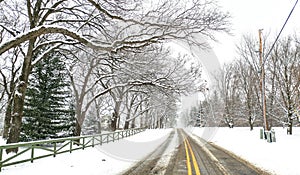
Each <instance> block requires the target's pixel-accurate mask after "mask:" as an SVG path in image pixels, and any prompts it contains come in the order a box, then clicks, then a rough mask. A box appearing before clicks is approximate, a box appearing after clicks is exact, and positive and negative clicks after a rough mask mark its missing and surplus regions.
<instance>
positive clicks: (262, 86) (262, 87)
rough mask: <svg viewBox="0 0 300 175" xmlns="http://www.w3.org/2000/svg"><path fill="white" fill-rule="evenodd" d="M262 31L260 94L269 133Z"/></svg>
mask: <svg viewBox="0 0 300 175" xmlns="http://www.w3.org/2000/svg"><path fill="white" fill-rule="evenodd" d="M261 33H262V29H259V30H258V35H259V63H260V68H261V70H260V92H261V102H262V114H263V118H264V128H265V130H266V131H269V130H270V128H269V124H268V120H267V107H266V87H265V60H264V59H263V55H262V52H263V49H262V37H261Z"/></svg>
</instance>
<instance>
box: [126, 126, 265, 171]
mask: <svg viewBox="0 0 300 175" xmlns="http://www.w3.org/2000/svg"><path fill="white" fill-rule="evenodd" d="M174 140H177V142H178V145H177V146H176V148H175V147H174V148H175V150H173V151H167V150H168V149H170V147H171V145H174V144H173V143H172V142H174ZM166 152H167V153H168V154H166ZM122 174H126V175H133V174H134V175H140V174H167V175H181V174H185V175H186V174H187V175H192V174H196V175H200V174H201V175H206V174H207V175H211V174H214V175H219V174H220V175H221V174H232V175H240V174H245V175H258V174H268V173H267V172H263V171H262V170H260V169H258V168H256V167H255V166H253V165H251V164H249V163H247V162H245V161H243V160H240V159H239V158H238V157H237V156H235V155H232V154H230V153H228V152H227V151H226V150H223V149H222V148H220V147H217V146H214V145H212V144H210V143H207V142H204V140H202V139H200V138H199V137H197V136H194V135H191V134H188V133H187V132H185V131H184V130H183V129H176V130H175V131H172V132H171V133H170V135H169V137H168V138H167V139H166V141H165V142H163V143H162V144H161V145H160V146H159V147H158V148H157V149H156V150H155V151H153V152H152V153H151V154H149V156H148V157H147V158H146V159H144V160H142V161H140V162H138V163H137V164H136V165H135V166H133V167H131V168H130V169H129V170H128V171H127V172H125V173H122Z"/></svg>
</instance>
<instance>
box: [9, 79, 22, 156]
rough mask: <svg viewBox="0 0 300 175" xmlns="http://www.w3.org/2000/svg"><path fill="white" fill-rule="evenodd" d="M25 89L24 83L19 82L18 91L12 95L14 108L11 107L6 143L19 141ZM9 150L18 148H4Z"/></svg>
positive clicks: (16, 150)
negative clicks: (10, 122) (10, 121)
mask: <svg viewBox="0 0 300 175" xmlns="http://www.w3.org/2000/svg"><path fill="white" fill-rule="evenodd" d="M25 91H26V84H25V83H20V85H19V87H18V89H17V92H18V93H17V94H16V95H15V96H14V109H13V115H12V124H11V127H10V130H9V135H8V139H7V143H17V142H19V137H20V132H21V126H22V116H23V108H24V97H25ZM19 93H20V94H19ZM10 152H15V153H17V152H18V148H9V149H6V153H10Z"/></svg>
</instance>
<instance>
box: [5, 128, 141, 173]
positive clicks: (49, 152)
mask: <svg viewBox="0 0 300 175" xmlns="http://www.w3.org/2000/svg"><path fill="white" fill-rule="evenodd" d="M144 130H145V128H136V129H127V130H121V131H116V132H109V133H105V134H97V135H88V136H78V137H66V138H60V139H51V140H40V141H33V142H22V143H13V144H6V145H0V171H1V169H2V167H6V166H11V165H15V164H19V163H24V162H29V161H30V162H31V163H33V161H34V160H36V159H41V158H44V157H49V156H53V157H55V156H56V155H58V154H62V153H66V152H70V153H71V152H72V151H75V150H79V149H85V148H88V147H94V146H95V145H102V144H103V143H108V142H114V141H115V140H119V139H122V138H125V137H129V136H131V135H134V134H137V133H140V132H142V131H144ZM8 148H19V152H18V153H17V154H4V151H5V149H8Z"/></svg>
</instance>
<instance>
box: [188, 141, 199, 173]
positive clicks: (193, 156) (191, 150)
mask: <svg viewBox="0 0 300 175" xmlns="http://www.w3.org/2000/svg"><path fill="white" fill-rule="evenodd" d="M186 143H187V145H188V148H189V150H190V153H191V156H192V161H193V164H194V169H195V172H196V175H201V174H200V170H199V166H198V162H197V160H196V158H195V154H194V152H193V149H192V147H191V145H190V143H189V141H188V140H187V139H186Z"/></svg>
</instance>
